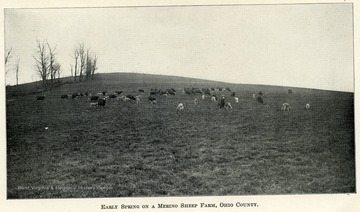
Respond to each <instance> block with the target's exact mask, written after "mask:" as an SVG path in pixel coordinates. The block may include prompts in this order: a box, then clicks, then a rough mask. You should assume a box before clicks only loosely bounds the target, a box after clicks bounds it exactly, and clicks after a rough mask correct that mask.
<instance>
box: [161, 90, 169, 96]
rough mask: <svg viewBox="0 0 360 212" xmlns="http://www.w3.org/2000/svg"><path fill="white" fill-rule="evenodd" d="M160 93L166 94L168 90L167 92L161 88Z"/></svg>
mask: <svg viewBox="0 0 360 212" xmlns="http://www.w3.org/2000/svg"><path fill="white" fill-rule="evenodd" d="M160 94H161V95H164V94H168V92H167V91H164V90H161V91H160Z"/></svg>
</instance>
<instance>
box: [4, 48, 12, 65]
mask: <svg viewBox="0 0 360 212" xmlns="http://www.w3.org/2000/svg"><path fill="white" fill-rule="evenodd" d="M12 49H13V48H12V47H11V48H10V49H9V50H8V51H6V54H5V65H6V64H7V63H8V62H9V60H10V58H11V57H12V55H11V53H12Z"/></svg>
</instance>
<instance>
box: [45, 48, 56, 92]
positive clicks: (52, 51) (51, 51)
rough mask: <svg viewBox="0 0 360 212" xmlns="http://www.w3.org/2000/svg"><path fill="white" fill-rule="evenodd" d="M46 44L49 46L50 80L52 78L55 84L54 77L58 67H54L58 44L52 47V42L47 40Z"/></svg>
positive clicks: (52, 82)
mask: <svg viewBox="0 0 360 212" xmlns="http://www.w3.org/2000/svg"><path fill="white" fill-rule="evenodd" d="M46 45H47V47H48V50H49V56H48V57H49V73H50V80H51V85H53V84H54V79H55V76H56V71H57V70H56V68H55V67H54V65H55V63H56V61H55V60H56V57H55V56H56V52H55V51H56V46H55V47H54V48H51V46H50V44H49V43H48V42H46Z"/></svg>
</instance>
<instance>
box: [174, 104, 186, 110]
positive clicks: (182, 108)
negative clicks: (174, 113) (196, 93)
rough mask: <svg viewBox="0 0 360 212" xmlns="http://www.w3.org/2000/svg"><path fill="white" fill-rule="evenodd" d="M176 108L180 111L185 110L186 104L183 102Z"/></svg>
mask: <svg viewBox="0 0 360 212" xmlns="http://www.w3.org/2000/svg"><path fill="white" fill-rule="evenodd" d="M176 109H177V110H178V111H183V110H184V104H183V103H180V104H178V106H177V107H176Z"/></svg>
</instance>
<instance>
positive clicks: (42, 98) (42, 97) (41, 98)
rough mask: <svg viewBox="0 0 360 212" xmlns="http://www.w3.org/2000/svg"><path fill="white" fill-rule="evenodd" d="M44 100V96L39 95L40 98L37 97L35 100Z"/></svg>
mask: <svg viewBox="0 0 360 212" xmlns="http://www.w3.org/2000/svg"><path fill="white" fill-rule="evenodd" d="M44 99H45V95H41V96H37V97H36V100H44Z"/></svg>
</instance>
